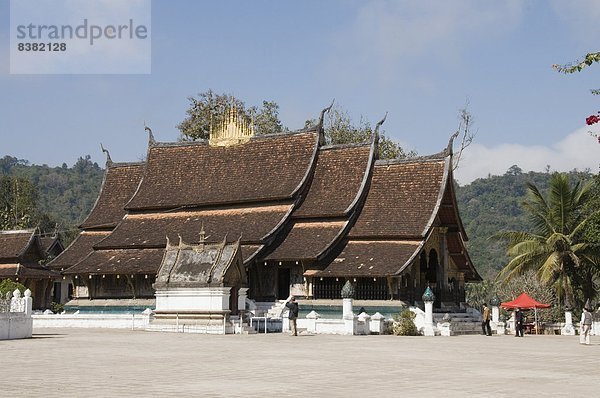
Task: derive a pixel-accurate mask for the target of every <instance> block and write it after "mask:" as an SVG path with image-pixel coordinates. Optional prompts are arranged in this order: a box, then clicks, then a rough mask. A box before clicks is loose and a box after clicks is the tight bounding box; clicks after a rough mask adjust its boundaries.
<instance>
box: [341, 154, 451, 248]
mask: <svg viewBox="0 0 600 398" xmlns="http://www.w3.org/2000/svg"><path fill="white" fill-rule="evenodd" d="M447 167H448V160H447V159H440V160H437V161H414V162H410V161H405V162H399V163H393V164H388V165H380V164H377V165H376V166H375V168H374V170H373V178H372V180H371V186H370V189H369V193H368V195H367V199H366V201H365V204H364V207H363V209H362V211H361V214H360V216H359V217H358V220H357V221H356V224H355V225H354V226H353V227H352V229H351V230H350V234H349V236H351V237H377V236H379V237H382V236H383V237H399V238H401V237H409V238H413V237H422V236H423V235H424V234H425V233H427V231H426V229H427V227H428V223H429V222H430V221H431V219H432V217H433V216H435V211H436V205H437V204H438V200H439V199H440V198H439V197H440V192H442V189H443V187H444V184H445V182H446V181H445V180H444V178H445V176H446V171H447Z"/></svg>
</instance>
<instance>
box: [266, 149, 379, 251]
mask: <svg viewBox="0 0 600 398" xmlns="http://www.w3.org/2000/svg"><path fill="white" fill-rule="evenodd" d="M374 156H375V142H371V143H364V144H353V145H337V146H329V147H324V148H322V149H321V150H320V151H319V154H318V160H317V166H316V169H315V174H314V177H313V178H312V181H311V184H310V189H309V191H308V193H307V195H306V198H305V199H304V201H303V202H302V204H301V206H300V207H299V208H298V209H297V210H295V211H294V213H293V214H292V218H293V219H294V222H293V224H292V226H291V229H289V232H288V233H287V236H285V238H284V239H283V241H282V242H281V243H280V244H278V245H277V247H276V248H275V249H274V250H273V252H272V253H270V254H269V255H268V256H266V257H265V259H266V260H297V259H302V260H316V259H318V258H320V257H322V256H324V255H325V254H326V253H327V252H328V250H330V249H331V248H332V247H333V246H334V245H335V244H336V243H338V242H339V240H340V239H341V238H342V237H343V235H344V234H345V232H346V230H347V229H348V228H349V227H350V225H351V223H350V222H351V220H350V218H351V216H352V214H353V212H354V211H355V210H356V208H357V204H358V203H359V201H360V200H361V198H362V197H364V195H365V194H366V187H367V183H368V180H369V176H370V171H371V168H372V164H373V162H374Z"/></svg>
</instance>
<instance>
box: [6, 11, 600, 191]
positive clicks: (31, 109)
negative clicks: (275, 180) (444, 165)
mask: <svg viewBox="0 0 600 398" xmlns="http://www.w3.org/2000/svg"><path fill="white" fill-rule="evenodd" d="M598 20H600V2H598V1H593V0H589V1H586V0H580V1H577V2H567V1H502V2H498V1H480V0H473V1H383V0H374V1H349V0H329V1H302V2H298V1H296V2H292V1H275V0H273V1H210V2H209V1H191V0H190V1H185V0H179V1H166V0H154V1H153V2H152V27H151V36H152V73H151V74H149V75H10V74H9V58H8V50H9V33H10V32H9V26H8V25H9V1H8V0H0V136H1V141H0V156H4V155H11V156H16V157H18V158H23V159H27V160H29V161H31V162H32V163H36V164H48V165H60V164H62V163H63V162H66V163H67V164H69V165H72V164H73V163H74V162H75V161H76V160H77V158H78V157H79V156H84V155H86V154H90V155H91V156H92V159H93V160H95V161H97V162H99V163H100V164H103V162H104V157H103V154H102V152H101V151H100V143H103V144H104V146H105V147H107V148H108V149H109V150H110V152H111V155H112V158H113V160H115V161H136V160H138V159H139V158H140V157H141V156H143V155H144V154H145V152H146V145H147V136H146V135H145V133H144V129H143V123H144V121H146V122H147V123H148V125H149V126H151V127H152V129H153V130H154V132H155V136H156V138H157V139H158V140H160V141H174V140H176V139H177V137H178V131H177V129H176V127H175V126H176V125H177V124H178V123H179V122H180V121H181V120H182V119H183V118H184V117H185V110H186V108H187V106H188V100H187V97H188V96H191V95H195V94H197V93H199V92H202V91H205V90H207V89H209V88H211V89H213V90H215V91H217V92H226V93H232V94H234V95H235V96H237V97H239V98H240V99H242V100H244V101H245V102H246V103H247V104H250V105H252V104H260V103H261V101H262V100H263V99H267V100H273V101H276V102H277V103H278V104H279V105H280V117H281V119H282V121H283V122H284V124H285V125H286V126H288V127H289V128H291V129H296V128H301V127H302V126H303V123H304V121H305V120H306V119H309V118H314V117H316V116H317V115H318V113H319V112H320V110H321V109H322V108H323V107H325V106H327V105H328V104H329V103H330V102H331V99H332V98H335V99H336V102H337V103H338V104H340V105H341V106H342V107H344V108H345V109H347V110H348V112H349V113H350V115H351V116H352V117H353V118H354V119H356V120H358V119H359V118H360V117H361V116H363V117H366V118H367V119H368V120H369V121H371V122H372V123H375V122H376V121H377V120H379V119H380V118H381V117H382V116H383V114H384V113H385V112H386V111H387V112H389V116H388V119H387V121H386V123H385V125H384V127H385V131H386V134H387V135H388V136H391V137H392V138H393V139H395V140H398V141H400V142H401V143H402V144H403V145H404V146H405V147H407V148H409V149H415V150H416V151H417V152H418V153H419V154H429V153H433V152H437V151H439V150H441V149H442V148H444V147H445V146H446V144H447V141H448V138H449V136H450V135H451V134H452V132H453V131H455V129H456V127H457V125H458V118H457V114H458V110H459V109H460V108H461V107H463V106H464V104H465V102H466V101H468V102H469V103H470V106H469V109H470V111H471V112H472V113H473V115H474V117H475V120H476V123H475V126H474V127H475V130H477V131H478V134H477V137H476V139H475V144H474V145H472V146H471V147H470V148H469V149H467V153H466V155H465V158H464V160H463V164H462V166H461V167H460V169H459V172H458V174H457V175H458V178H459V181H460V182H461V183H466V182H469V181H471V180H472V179H474V178H476V177H485V176H486V175H488V174H489V173H491V174H503V173H504V172H505V171H506V169H508V167H510V166H511V165H513V164H517V165H519V166H521V167H522V168H523V169H524V170H530V169H533V170H540V171H541V170H542V169H543V168H544V167H545V165H550V166H551V168H552V169H553V170H571V169H573V168H579V169H582V168H586V167H588V168H590V169H592V171H593V172H597V171H598V165H599V164H600V145H598V144H597V143H596V141H595V140H594V139H593V138H592V137H590V136H589V134H588V133H587V131H588V128H587V126H585V117H586V116H588V115H590V114H592V113H594V112H596V111H598V110H600V97H594V96H592V95H591V94H590V93H589V89H590V88H600V78H599V77H600V65H594V66H593V67H591V68H588V69H587V70H585V71H584V72H582V73H580V74H576V75H569V76H565V75H561V74H558V73H556V72H555V71H554V70H552V68H551V65H552V64H554V63H568V62H570V61H574V60H576V59H578V58H580V57H581V56H583V55H585V53H587V52H591V51H598V50H599V48H598V43H600V24H598Z"/></svg>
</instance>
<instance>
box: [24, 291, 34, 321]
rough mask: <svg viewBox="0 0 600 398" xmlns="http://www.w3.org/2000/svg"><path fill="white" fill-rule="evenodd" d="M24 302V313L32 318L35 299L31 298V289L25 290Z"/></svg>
mask: <svg viewBox="0 0 600 398" xmlns="http://www.w3.org/2000/svg"><path fill="white" fill-rule="evenodd" d="M23 301H24V308H23V311H24V312H25V315H26V316H31V309H32V307H33V299H32V298H31V290H29V289H27V290H25V297H24V298H23Z"/></svg>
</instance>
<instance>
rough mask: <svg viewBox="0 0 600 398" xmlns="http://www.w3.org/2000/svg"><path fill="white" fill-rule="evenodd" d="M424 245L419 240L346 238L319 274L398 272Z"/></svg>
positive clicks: (387, 273)
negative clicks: (336, 254)
mask: <svg viewBox="0 0 600 398" xmlns="http://www.w3.org/2000/svg"><path fill="white" fill-rule="evenodd" d="M420 247H421V242H419V241H397V240H393V241H383V240H377V241H360V240H358V241H346V243H345V245H344V249H343V250H342V252H341V253H340V254H339V255H338V256H337V258H336V259H335V260H333V262H332V263H331V264H329V265H328V266H327V268H326V269H325V270H323V271H319V272H318V273H316V274H315V275H318V276H334V277H343V276H355V277H361V276H369V277H381V276H389V275H396V274H398V273H400V272H402V270H403V269H404V268H405V267H406V266H407V265H408V264H409V263H410V261H411V260H412V257H413V256H414V255H415V252H417V251H418V249H419V248H420Z"/></svg>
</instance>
